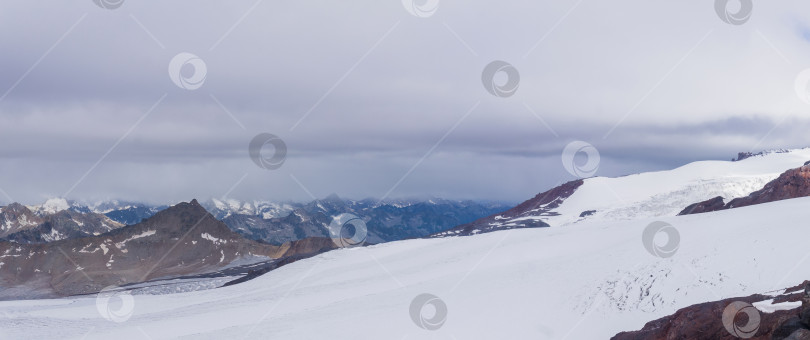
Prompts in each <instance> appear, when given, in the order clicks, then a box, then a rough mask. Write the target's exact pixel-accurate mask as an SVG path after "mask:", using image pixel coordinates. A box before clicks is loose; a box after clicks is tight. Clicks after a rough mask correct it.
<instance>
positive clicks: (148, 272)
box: [0, 200, 335, 299]
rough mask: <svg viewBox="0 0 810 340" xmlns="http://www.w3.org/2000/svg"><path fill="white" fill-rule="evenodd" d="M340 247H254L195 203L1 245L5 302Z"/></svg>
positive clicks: (311, 242) (0, 292) (307, 243)
mask: <svg viewBox="0 0 810 340" xmlns="http://www.w3.org/2000/svg"><path fill="white" fill-rule="evenodd" d="M334 247H335V246H334V244H333V243H332V242H331V240H329V239H307V240H301V241H298V242H293V243H285V244H283V245H280V246H276V245H269V244H263V243H259V242H255V241H251V240H248V239H245V238H243V237H242V236H240V235H239V234H237V233H235V232H233V231H231V230H230V229H229V228H228V227H227V226H226V225H225V224H224V223H222V222H221V221H219V220H217V219H215V218H214V217H213V216H211V215H210V214H209V213H208V212H207V211H206V210H205V209H204V208H203V207H202V206H200V205H199V203H197V201H196V200H193V201H191V202H190V203H180V204H177V205H175V206H172V207H170V208H168V209H166V210H163V211H161V212H159V213H157V214H156V215H154V216H153V217H151V218H149V219H147V220H146V221H144V222H142V223H138V224H136V225H132V226H127V227H123V228H119V229H116V230H113V231H111V232H108V233H105V234H101V235H98V236H91V237H84V238H77V239H69V240H62V241H56V242H49V243H45V244H17V243H11V242H0V287H2V288H0V299H10V298H19V297H29V298H30V297H56V296H67V295H76V294H86V293H95V292H98V291H100V290H101V289H103V288H105V287H107V286H110V285H119V286H120V285H124V284H129V283H135V282H143V281H148V280H151V279H155V278H161V277H177V276H184V275H190V274H197V273H204V272H209V271H215V270H217V269H220V268H222V267H224V266H227V265H228V264H230V263H232V262H233V261H236V260H240V259H257V260H261V259H262V258H264V259H268V260H269V259H277V258H281V257H285V256H297V255H303V254H311V253H320V252H323V251H326V250H329V249H332V248H334Z"/></svg>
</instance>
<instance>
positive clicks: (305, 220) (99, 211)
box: [0, 195, 511, 245]
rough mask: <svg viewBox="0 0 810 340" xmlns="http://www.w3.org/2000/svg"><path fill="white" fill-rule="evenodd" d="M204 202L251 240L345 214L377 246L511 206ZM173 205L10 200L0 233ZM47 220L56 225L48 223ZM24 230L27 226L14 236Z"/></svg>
mask: <svg viewBox="0 0 810 340" xmlns="http://www.w3.org/2000/svg"><path fill="white" fill-rule="evenodd" d="M200 205H201V206H202V207H204V208H205V209H206V210H207V211H208V212H210V213H211V215H213V216H214V218H216V219H218V220H222V221H223V222H224V223H225V224H226V225H227V226H228V227H229V228H231V230H233V231H236V232H237V233H239V234H241V235H243V236H245V237H246V238H249V239H252V240H256V241H261V242H265V243H270V244H275V245H281V244H283V243H285V242H290V241H295V240H300V239H304V238H307V237H330V234H329V229H328V227H329V224H330V223H331V222H332V218H333V217H334V216H337V215H340V214H346V213H348V214H353V215H356V216H358V217H360V218H362V219H363V220H364V221H365V222H366V226H367V228H368V235H367V239H366V240H365V241H366V242H368V243H372V244H373V243H382V242H389V241H396V240H402V239H408V238H418V237H425V236H428V235H431V234H434V233H437V232H440V231H444V230H447V229H450V228H452V227H455V226H457V225H461V224H466V223H470V222H472V221H475V220H477V219H479V218H482V217H484V216H489V215H492V214H496V213H500V212H503V211H505V210H508V209H509V208H510V207H511V205H510V204H508V203H502V202H479V201H452V200H444V199H428V200H389V201H384V202H379V201H377V200H372V199H365V200H359V201H356V200H347V199H342V198H340V197H338V196H337V195H330V196H328V197H326V198H324V199H316V200H314V201H312V202H309V203H294V202H283V203H277V202H267V201H238V200H233V199H228V200H217V199H211V200H208V201H204V202H202V203H200ZM167 207H168V206H165V205H149V204H144V203H135V202H127V201H115V200H113V201H104V202H98V203H94V204H81V203H78V202H74V201H67V200H64V199H50V200H48V201H47V202H45V203H43V204H41V205H35V206H28V207H24V206H22V205H19V204H11V205H9V206H8V207H6V208H0V223H3V221H4V220H3V216H4V215H3V211H4V209H5V211H7V215H6V216H8V217H7V219H6V220H5V221H6V222H5V223H7V224H8V226H9V227H8V230H9V231H8V232H2V231H4V229H2V228H3V226H4V225H0V232H2V233H0V239H6V240H10V241H15V242H20V243H41V242H48V241H55V240H62V239H68V238H76V237H82V236H90V235H97V234H99V233H103V232H106V231H110V230H112V229H116V228H119V227H121V226H123V225H134V224H137V223H140V222H142V221H144V220H145V219H148V218H149V217H151V216H153V215H155V214H156V213H158V212H159V211H162V210H164V209H166V208H167ZM16 211H19V213H15V212H16ZM49 216H51V217H49ZM57 216H61V217H59V218H57ZM43 218H45V219H47V220H48V222H50V223H48V224H45V222H46V221H45V220H43ZM19 225H22V227H20V226H19ZM22 229H25V230H27V231H26V232H25V233H21V234H16V235H10V234H12V233H16V232H18V231H20V230H22ZM54 230H55V231H54Z"/></svg>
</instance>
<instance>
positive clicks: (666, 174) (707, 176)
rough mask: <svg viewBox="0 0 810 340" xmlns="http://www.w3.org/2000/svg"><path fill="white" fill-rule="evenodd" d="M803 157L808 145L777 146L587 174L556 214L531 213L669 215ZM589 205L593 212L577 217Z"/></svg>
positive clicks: (730, 195) (736, 190) (741, 189)
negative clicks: (735, 156) (636, 170)
mask: <svg viewBox="0 0 810 340" xmlns="http://www.w3.org/2000/svg"><path fill="white" fill-rule="evenodd" d="M808 160H810V149H796V150H780V151H779V152H770V153H763V154H762V155H757V156H754V157H750V158H747V159H744V160H741V161H735V162H731V161H701V162H694V163H690V164H687V165H684V166H682V167H679V168H676V169H673V170H666V171H658V172H648V173H642V174H635V175H630V176H624V177H618V178H607V177H594V178H588V179H585V181H584V183H583V185H582V186H581V187H579V188H578V189H577V190H576V192H574V194H573V195H571V196H570V197H568V198H567V199H566V200H565V201H564V202H563V203H562V204H561V205H560V207H558V208H556V209H554V210H552V211H553V212H555V213H557V214H559V215H557V216H543V217H535V218H536V219H540V220H542V221H544V222H546V223H548V224H550V225H551V226H566V225H571V224H575V223H579V222H582V221H628V220H633V219H639V218H654V217H667V216H675V215H677V214H678V213H679V212H680V211H681V210H683V209H684V208H685V207H687V206H688V205H690V204H692V203H696V202H701V201H704V200H707V199H710V198H713V197H717V196H722V197H723V198H725V199H726V201H729V200H731V199H734V198H737V197H743V196H746V195H748V194H749V193H751V192H753V191H756V190H759V189H761V188H762V187H763V186H764V185H765V184H766V183H768V182H769V181H771V180H773V179H775V178H777V177H778V176H779V175H780V174H782V173H783V172H785V171H787V170H790V169H793V168H797V167H800V166H802V165H803V164H804V163H805V162H807V161H808ZM591 210H593V211H595V212H594V213H592V214H591V215H589V216H587V217H580V215H581V214H582V213H583V212H586V211H591Z"/></svg>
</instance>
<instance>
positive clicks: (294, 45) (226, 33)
mask: <svg viewBox="0 0 810 340" xmlns="http://www.w3.org/2000/svg"><path fill="white" fill-rule="evenodd" d="M105 1H106V2H105ZM118 1H120V0H104V1H102V0H98V3H100V4H102V5H104V4H106V5H107V7H110V8H107V9H104V8H102V7H101V6H99V5H98V4H97V3H96V2H94V1H92V0H81V1H58V2H53V1H48V2H32V1H3V3H2V4H0V32H2V33H0V46H2V48H1V49H0V51H2V53H0V96H2V97H0V136H2V137H1V138H2V143H0V166H2V171H0V189H2V190H0V202H4V203H8V202H9V201H21V202H24V203H36V202H39V201H42V200H44V199H46V198H49V197H67V198H69V199H77V200H88V201H92V200H98V199H109V198H119V199H128V200H143V201H149V202H162V203H165V202H176V201H181V200H184V201H187V200H190V199H191V198H202V199H205V198H210V197H217V198H220V197H223V196H227V197H231V198H237V199H264V200H298V201H300V200H309V199H311V196H317V197H323V196H326V195H328V194H330V193H337V194H339V195H341V196H345V197H350V198H365V197H375V198H381V197H413V196H438V197H445V198H457V199H491V200H509V201H522V200H525V199H528V198H530V197H532V196H533V195H535V194H537V193H538V192H541V191H544V190H546V189H548V188H550V187H552V186H554V185H557V184H559V183H562V182H565V181H569V180H573V179H576V177H575V176H574V175H572V174H570V173H569V172H568V171H566V169H565V167H564V166H563V163H562V162H561V154H562V152H563V149H564V148H565V147H566V145H568V144H569V143H571V142H573V141H585V142H587V143H590V144H591V145H593V146H594V147H595V148H596V149H597V150H598V151H599V153H600V155H601V162H600V164H599V169H598V171H597V172H596V175H601V176H617V175H624V174H629V173H635V172H641V171H649V170H658V169H669V168H673V167H677V166H680V165H683V164H686V163H688V162H691V161H696V160H704V159H723V160H728V159H730V158H731V157H733V156H734V155H735V154H736V153H737V152H739V151H750V150H753V151H758V150H762V149H769V148H791V147H804V146H810V141H808V133H807V131H808V127H810V124H808V123H809V120H810V119H809V118H810V104H807V103H805V102H803V101H802V100H800V99H799V96H798V95H797V93H796V92H797V91H796V86H795V85H796V84H795V82H796V79H797V77H799V75H800V73H801V72H802V71H803V70H805V69H807V68H810V43H808V39H810V3H808V2H807V1H800V0H795V1H787V0H786V1H778V2H777V1H770V2H766V1H758V2H755V3H754V4H753V5H754V7H753V10H752V12H751V15H750V17H749V18H747V19H746V20H747V21H744V22H743V23H742V24H740V25H733V24H729V23H726V22H724V20H722V18H721V16H720V15H718V13H717V11H716V9H715V3H714V1H708V0H706V1H665V2H662V1H647V0H620V1H595V0H581V1H580V0H555V1H537V0H521V1H518V0H507V1H498V2H493V1H481V0H466V1H450V0H439V1H437V0H431V3H427V4H425V3H424V2H425V1H424V0H422V1H419V0H416V3H415V4H414V6H410V7H408V6H407V5H408V3H409V1H407V0H406V1H401V0H387V1H380V0H354V1H321V0H312V1H292V0H282V1H276V0H267V1H259V2H256V1H255V0H247V1H227V2H225V1H199V0H194V1H192V0H187V1H161V2H152V3H149V4H148V5H147V4H145V3H144V2H139V1H130V0H124V1H123V4H120V7H117V8H114V7H116V5H117V4H116V3H115V2H118ZM436 3H437V4H438V5H437V7H435V8H432V7H431V6H432V5H434V4H436ZM739 8H740V4H739V3H738V2H737V1H736V0H731V1H730V3H729V5H728V10H729V13H730V14H731V15H732V16H733V15H735V13H737V11H738V9H739ZM409 9H410V11H409ZM434 9H435V12H434ZM181 53H190V54H193V55H196V56H197V57H199V60H201V61H202V62H203V63H204V64H205V73H204V74H205V79H204V82H202V83H201V85H200V84H192V85H190V86H187V87H192V88H193V87H196V86H197V85H200V86H199V87H198V88H196V89H193V90H190V89H184V88H181V87H179V86H177V85H175V83H174V82H173V79H172V77H171V76H170V72H169V68H170V62H171V61H172V59H173V58H174V57H175V56H177V55H179V54H181ZM181 56H182V55H181ZM496 60H501V61H505V62H507V63H509V64H510V65H512V66H513V67H514V70H516V71H517V72H519V76H520V81H519V87H518V88H517V90H516V91H515V92H514V95H512V96H508V97H507V96H503V97H499V96H495V95H493V94H491V93H490V92H488V91H487V88H485V86H484V83H483V81H482V72H483V71H484V69H485V67H486V66H487V65H488V64H490V63H491V62H493V61H496ZM182 61H183V60H181V62H182ZM197 71H201V70H200V69H195V68H194V67H192V66H190V65H186V66H184V67H183V68H182V69H181V71H180V74H181V77H190V76H192V75H193V74H195V72H197ZM198 75H199V74H198ZM176 79H177V78H176ZM176 79H175V80H176ZM808 79H810V78H808ZM507 80H510V79H509V76H508V75H507V74H506V73H503V72H501V73H498V74H497V75H496V78H495V81H496V85H502V84H504V83H505V82H506V81H507ZM260 133H270V134H274V135H277V136H278V137H280V138H281V139H282V140H283V141H284V142H285V143H286V145H287V148H288V153H287V157H286V161H285V162H284V163H283V165H282V166H281V167H280V168H278V169H275V170H268V169H263V168H261V167H259V166H258V165H257V164H255V163H254V162H253V161H252V160H251V158H250V156H249V153H248V145H249V143H250V142H251V140H252V139H253V138H254V136H256V135H258V134H260ZM265 151H266V152H272V149H270V150H269V151H267V149H265Z"/></svg>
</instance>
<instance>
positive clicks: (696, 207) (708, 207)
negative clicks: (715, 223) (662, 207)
mask: <svg viewBox="0 0 810 340" xmlns="http://www.w3.org/2000/svg"><path fill="white" fill-rule="evenodd" d="M723 209H725V202H723V197H720V196H717V197H715V198H712V199H708V200H705V201H703V202H698V203H695V204H692V205H689V206H688V207H686V209H683V211H681V212H680V213H678V216H680V215H690V214H700V213H705V212H709V211H717V210H723Z"/></svg>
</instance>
